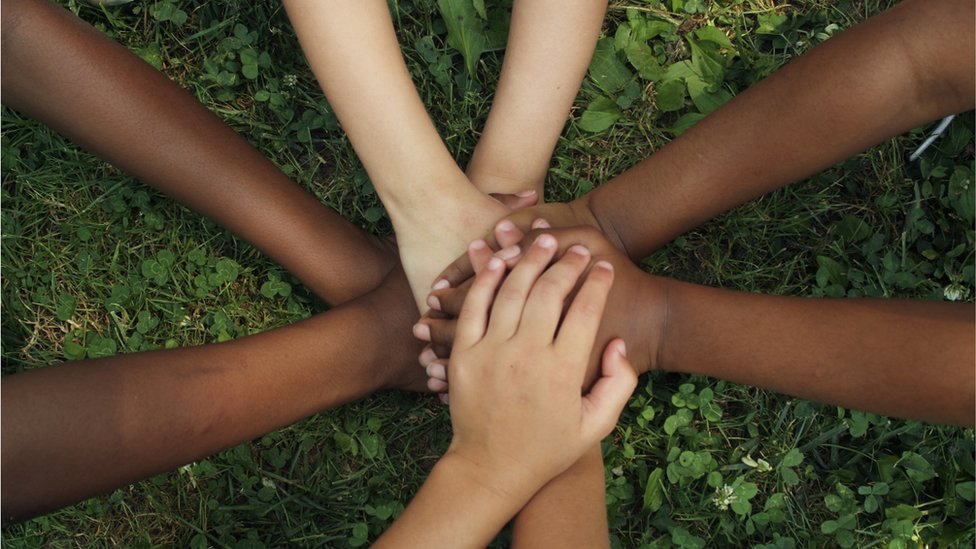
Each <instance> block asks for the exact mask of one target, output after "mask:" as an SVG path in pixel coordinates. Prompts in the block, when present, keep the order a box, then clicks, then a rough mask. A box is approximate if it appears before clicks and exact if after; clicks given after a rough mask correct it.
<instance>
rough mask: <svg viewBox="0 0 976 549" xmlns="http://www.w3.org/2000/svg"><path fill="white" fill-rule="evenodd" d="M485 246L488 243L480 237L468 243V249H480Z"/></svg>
mask: <svg viewBox="0 0 976 549" xmlns="http://www.w3.org/2000/svg"><path fill="white" fill-rule="evenodd" d="M487 247H488V243H487V242H485V241H484V240H482V239H480V238H479V239H478V240H472V241H471V244H468V249H469V250H480V249H482V248H487Z"/></svg>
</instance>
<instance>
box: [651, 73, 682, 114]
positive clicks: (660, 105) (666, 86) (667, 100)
mask: <svg viewBox="0 0 976 549" xmlns="http://www.w3.org/2000/svg"><path fill="white" fill-rule="evenodd" d="M654 103H655V104H656V105H657V109H658V110H659V111H661V112H671V111H676V110H678V109H680V108H682V107H684V106H685V83H684V82H683V81H681V80H671V81H667V82H661V83H659V84H658V85H656V86H655V87H654Z"/></svg>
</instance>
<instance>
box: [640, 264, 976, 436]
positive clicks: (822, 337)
mask: <svg viewBox="0 0 976 549" xmlns="http://www.w3.org/2000/svg"><path fill="white" fill-rule="evenodd" d="M670 284H671V291H670V292H669V294H668V295H669V298H668V317H667V324H666V327H665V331H664V334H663V336H662V344H661V348H660V350H659V354H658V356H659V357H660V360H659V362H658V364H657V366H658V367H660V368H662V369H665V370H671V371H679V372H685V373H695V374H703V375H708V376H713V377H718V378H722V379H727V380H730V381H734V382H737V383H743V384H747V385H755V386H759V387H763V388H766V389H771V390H774V391H778V392H782V393H786V394H789V395H793V396H797V397H801V398H806V399H811V400H817V401H820V402H826V403H830V404H836V405H839V406H845V407H849V408H855V409H859V410H864V411H869V412H874V413H878V414H886V415H892V416H896V417H902V418H910V419H918V420H923V421H932V422H937V423H953V424H959V425H972V423H973V413H972V412H973V404H974V402H976V394H974V385H976V372H974V368H973V364H974V362H976V354H974V353H976V351H974V348H976V335H974V334H976V325H974V320H973V319H974V309H973V305H971V304H955V303H945V302H931V301H904V300H895V299H884V300H881V299H814V298H798V297H781V296H766V295H758V294H750V293H742V292H732V291H727V290H718V289H714V288H707V287H703V286H696V285H691V284H684V283H678V282H671V283H670Z"/></svg>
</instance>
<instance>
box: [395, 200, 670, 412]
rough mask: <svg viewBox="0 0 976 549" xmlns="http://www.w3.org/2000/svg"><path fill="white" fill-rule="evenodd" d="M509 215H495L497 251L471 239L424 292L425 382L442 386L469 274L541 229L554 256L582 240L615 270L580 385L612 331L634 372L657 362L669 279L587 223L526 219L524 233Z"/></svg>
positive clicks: (515, 251)
mask: <svg viewBox="0 0 976 549" xmlns="http://www.w3.org/2000/svg"><path fill="white" fill-rule="evenodd" d="M546 206H566V205H564V204H563V205H550V204H547V205H546ZM510 219H511V218H507V219H505V220H502V221H500V222H499V223H498V224H497V225H496V227H495V231H494V234H493V239H492V240H493V242H494V248H495V249H497V251H495V250H494V249H493V248H492V246H491V245H489V244H488V243H486V242H485V241H484V240H476V241H474V242H472V243H471V245H470V246H469V248H468V253H467V254H466V255H465V256H463V257H461V258H458V259H457V260H456V261H455V262H454V263H453V264H451V265H450V266H449V267H448V268H447V269H446V270H445V271H444V273H443V274H442V275H441V277H440V278H439V280H441V282H439V283H435V286H440V288H439V289H435V290H433V291H432V292H431V293H430V296H429V297H428V305H429V306H430V307H431V309H432V310H431V311H430V312H428V314H427V315H425V316H424V318H422V319H421V321H420V322H419V323H418V324H417V326H415V327H414V333H415V334H416V335H418V336H420V337H421V339H423V340H425V341H428V342H429V345H428V346H427V348H425V349H424V351H423V352H422V353H421V356H420V363H421V365H422V366H424V367H425V368H426V369H427V373H428V375H429V376H430V379H429V381H428V387H429V388H430V389H431V390H432V391H436V392H442V393H444V392H446V390H447V379H448V372H449V368H448V360H447V359H448V357H452V356H453V355H452V354H451V347H452V345H454V342H455V337H456V330H457V318H458V316H459V315H460V314H461V311H462V306H463V303H464V302H465V298H466V296H467V295H468V293H469V291H470V289H471V288H472V280H471V278H470V277H471V276H472V275H473V274H475V273H476V272H480V271H482V270H483V269H484V268H485V267H486V266H487V265H488V264H489V263H490V262H491V260H492V259H493V258H497V259H499V260H504V261H506V262H507V263H508V264H509V265H516V264H518V263H519V262H520V260H522V259H523V257H524V255H525V254H523V253H522V250H529V249H531V243H532V242H533V241H534V240H535V239H536V238H537V237H538V236H539V235H541V234H549V235H552V236H554V237H555V238H556V240H557V241H558V244H559V246H558V250H557V256H562V255H564V254H566V253H567V252H568V250H570V249H574V248H578V247H580V246H583V247H585V248H586V249H588V250H589V251H590V253H591V254H592V256H593V258H594V260H599V261H605V262H607V263H609V264H611V265H613V266H614V269H615V272H616V278H615V282H614V286H613V289H612V290H611V291H610V294H609V300H608V302H607V306H606V312H605V313H604V314H603V318H602V320H601V322H600V328H599V331H598V334H597V336H596V345H595V346H594V347H593V349H592V352H591V354H590V357H589V360H588V363H589V369H588V371H587V375H586V376H585V378H584V385H583V386H584V387H589V385H590V384H591V383H592V382H593V380H594V379H596V376H597V373H598V372H597V366H598V364H599V356H600V353H601V352H602V351H603V349H604V348H605V347H606V346H607V345H608V344H609V343H610V342H611V341H612V340H613V339H614V338H617V337H622V338H624V339H625V340H626V341H628V342H630V345H631V347H632V348H631V353H630V356H631V359H632V361H633V365H634V369H635V371H636V372H637V373H638V374H639V373H642V372H645V371H648V370H651V369H654V368H656V367H658V362H657V357H658V353H659V347H660V346H659V343H660V342H661V341H662V340H663V330H664V327H665V317H666V311H667V294H668V287H669V284H670V282H669V281H667V280H665V279H660V278H656V277H651V276H648V275H647V274H646V273H644V272H643V271H641V270H640V269H639V268H638V267H636V266H635V265H634V264H633V263H632V262H631V261H630V260H629V259H628V258H627V257H626V256H625V255H624V254H623V252H621V251H620V250H619V249H617V248H616V247H615V246H614V245H613V244H611V243H610V241H609V240H607V238H606V237H604V236H603V235H602V234H601V233H600V232H599V231H597V230H596V229H594V228H592V227H586V226H581V227H573V228H566V229H551V228H549V223H548V222H547V220H542V219H537V220H536V221H534V222H532V223H531V225H530V228H531V230H530V232H529V233H528V234H527V235H526V234H524V233H523V232H522V230H521V229H519V228H518V227H516V226H515V224H514V223H512V222H511V220H510ZM444 286H446V287H444ZM445 397H446V395H445V396H442V400H446V398H445Z"/></svg>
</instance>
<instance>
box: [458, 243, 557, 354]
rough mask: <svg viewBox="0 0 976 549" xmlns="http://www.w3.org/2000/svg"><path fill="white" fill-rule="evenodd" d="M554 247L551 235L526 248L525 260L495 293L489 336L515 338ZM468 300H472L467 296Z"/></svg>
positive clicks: (554, 251)
mask: <svg viewBox="0 0 976 549" xmlns="http://www.w3.org/2000/svg"><path fill="white" fill-rule="evenodd" d="M557 245H558V244H557V242H556V239H555V238H553V237H552V235H548V234H542V235H539V237H538V238H537V239H536V240H535V242H533V243H532V245H531V246H529V249H528V250H527V251H526V252H525V256H524V257H523V258H522V260H521V261H519V263H518V265H516V266H515V268H514V269H512V271H511V272H510V273H509V274H508V276H507V277H506V278H505V283H504V284H502V287H501V288H500V289H499V290H498V295H497V296H496V297H495V304H494V305H493V306H492V309H491V322H490V323H489V325H488V332H489V333H492V334H494V335H496V336H497V337H500V338H504V339H507V338H510V337H512V335H514V334H515V332H516V331H517V330H518V328H519V323H520V321H521V318H522V312H523V310H524V309H525V302H526V300H527V299H528V297H529V293H530V292H531V291H532V287H533V286H534V285H535V283H536V281H537V280H538V279H539V276H540V275H541V274H542V273H543V272H544V271H545V270H546V267H548V266H549V262H550V261H552V257H553V255H554V254H555V253H556V247H557ZM492 261H494V259H493V260H492ZM468 299H471V298H470V296H469V297H468Z"/></svg>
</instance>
